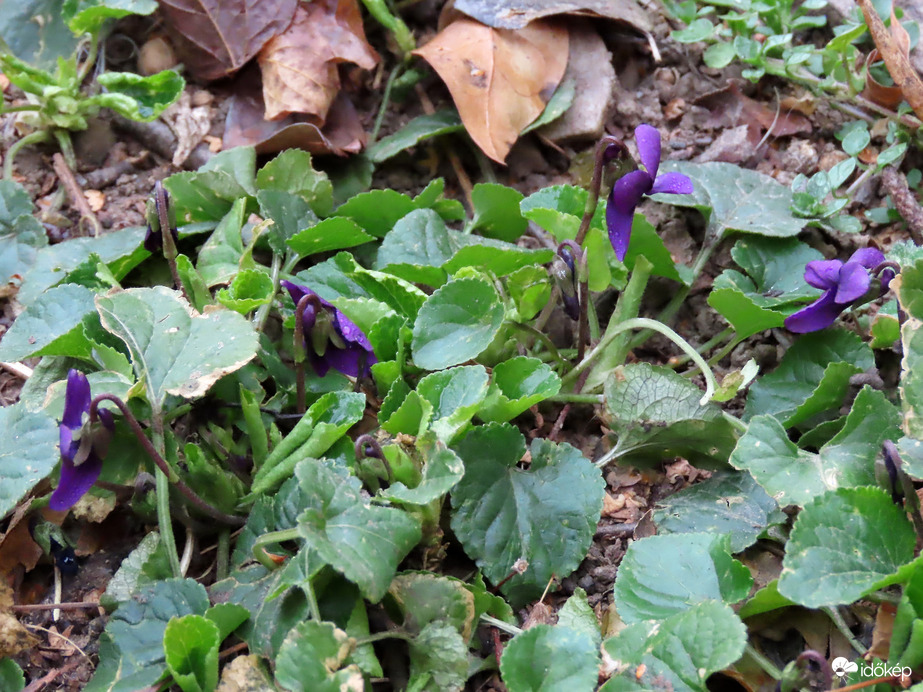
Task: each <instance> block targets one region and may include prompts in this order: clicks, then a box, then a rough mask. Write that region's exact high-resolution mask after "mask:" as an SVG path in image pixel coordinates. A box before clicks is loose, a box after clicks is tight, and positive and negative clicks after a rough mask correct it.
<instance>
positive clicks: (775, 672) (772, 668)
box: [744, 643, 782, 680]
mask: <svg viewBox="0 0 923 692" xmlns="http://www.w3.org/2000/svg"><path fill="white" fill-rule="evenodd" d="M744 655H746V656H749V657H750V658H752V659H753V661H754V663H756V665H758V666H759V667H760V668H761V669H762V671H763V672H764V673H766V675H768V676H769V677H771V678H772V679H773V680H781V679H782V671H781V670H779V668H778V666H776V664H775V663H773V662H772V661H770V660H769V659H768V658H766V657H765V656H764V655H763V654H761V653H760V652H759V651H757V650H756V647H754V646H753V644H749V643H748V644H747V646H746V648H745V649H744Z"/></svg>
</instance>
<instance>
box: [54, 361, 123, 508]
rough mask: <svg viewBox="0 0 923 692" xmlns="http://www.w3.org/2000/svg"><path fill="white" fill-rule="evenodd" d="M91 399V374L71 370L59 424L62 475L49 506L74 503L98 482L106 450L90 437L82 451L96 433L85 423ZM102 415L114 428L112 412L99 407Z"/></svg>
mask: <svg viewBox="0 0 923 692" xmlns="http://www.w3.org/2000/svg"><path fill="white" fill-rule="evenodd" d="M91 402H92V398H91V395H90V382H89V381H88V380H87V376H86V375H84V374H83V373H82V372H80V371H79V370H73V369H72V370H71V371H70V372H68V373H67V389H66V391H65V393H64V415H63V417H62V418H61V425H60V426H59V428H58V429H59V440H60V442H59V446H60V449H61V479H60V480H59V481H58V487H57V488H55V491H54V492H53V493H52V494H51V500H50V501H49V502H48V506H49V507H50V508H51V509H53V510H55V511H58V512H60V511H64V510H67V509H70V508H71V507H73V506H74V505H75V504H76V503H77V500H79V499H80V498H81V497H83V495H84V493H86V492H87V491H88V490H89V489H90V487H91V486H92V485H93V484H94V483H95V482H96V480H97V479H98V478H99V474H100V472H101V471H102V468H103V456H104V455H105V453H104V452H103V451H102V447H101V446H99V445H97V444H96V441H95V440H88V441H87V442H88V443H89V444H85V445H84V449H86V450H87V451H86V452H85V453H84V454H80V452H81V439H82V437H83V435H90V434H92V431H90V430H88V429H86V428H85V427H84V422H85V421H84V416H85V415H86V414H88V413H89V412H90V404H91ZM99 419H100V420H101V421H102V423H103V425H104V426H105V427H106V428H107V429H108V430H109V431H111V430H112V429H113V428H114V422H113V420H112V414H111V413H110V412H109V411H106V410H104V409H99ZM79 457H85V458H82V459H81V458H79Z"/></svg>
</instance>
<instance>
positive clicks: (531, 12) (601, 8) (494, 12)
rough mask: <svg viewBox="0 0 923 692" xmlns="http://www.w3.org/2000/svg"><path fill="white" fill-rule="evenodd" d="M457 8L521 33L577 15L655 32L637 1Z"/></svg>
mask: <svg viewBox="0 0 923 692" xmlns="http://www.w3.org/2000/svg"><path fill="white" fill-rule="evenodd" d="M454 8H455V9H456V10H458V11H459V12H464V13H465V14H466V15H468V16H469V17H473V18H474V19H477V20H478V21H479V22H483V23H484V24H489V25H490V26H495V27H497V28H499V29H521V28H523V27H524V26H526V25H527V24H529V23H530V22H532V21H534V20H536V19H540V18H542V17H550V16H552V15H558V14H574V15H580V16H585V17H605V18H606V19H614V20H615V21H617V22H621V23H622V24H627V25H628V26H630V27H632V28H634V29H637V30H638V31H641V32H650V31H653V25H652V23H651V20H650V14H649V12H648V11H647V10H645V9H644V8H643V7H642V6H641V4H640V3H638V2H637V0H455V3H454Z"/></svg>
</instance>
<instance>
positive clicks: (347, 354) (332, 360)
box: [282, 281, 378, 377]
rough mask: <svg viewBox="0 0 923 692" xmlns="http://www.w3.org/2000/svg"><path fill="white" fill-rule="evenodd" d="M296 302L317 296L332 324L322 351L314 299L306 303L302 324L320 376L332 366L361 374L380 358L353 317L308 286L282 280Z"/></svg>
mask: <svg viewBox="0 0 923 692" xmlns="http://www.w3.org/2000/svg"><path fill="white" fill-rule="evenodd" d="M282 285H283V286H285V288H286V290H287V291H288V293H289V295H290V296H291V297H292V300H293V301H295V305H298V301H299V300H301V299H302V298H303V297H304V296H306V295H312V296H316V297H317V300H318V301H319V302H320V304H321V305H322V306H323V308H324V312H325V313H326V316H325V317H326V319H327V321H328V324H329V325H330V327H331V328H332V329H331V331H332V333H328V335H327V337H326V338H325V341H326V345H325V346H323V347H322V348H323V353H319V352H318V351H317V350H316V349H315V348H314V343H315V341H316V340H315V339H314V338H312V337H313V336H315V335H312V334H311V330H312V329H314V326H315V324H317V322H318V315H317V314H316V309H315V306H314V304H313V303H308V304H307V305H306V306H305V309H304V313H303V316H302V327H303V329H304V335H305V348H306V349H307V352H308V359H309V360H310V361H311V366H312V367H313V368H314V372H316V373H317V374H318V375H319V376H320V377H323V376H324V375H326V374H327V372H328V371H329V370H330V368H333V369H334V370H339V371H340V372H341V373H343V374H344V375H349V376H351V377H359V376H360V374H361V375H368V374H369V367H370V366H371V365H373V364H375V363H377V362H378V359H377V358H376V357H375V352H374V351H373V350H372V344H371V342H370V341H369V340H368V337H366V335H365V334H363V333H362V330H361V329H359V327H357V326H356V325H355V324H354V323H353V321H352V320H350V319H349V318H348V317H347V316H346V315H344V314H343V313H342V312H340V311H339V310H337V309H336V307H334V306H333V305H331V304H330V303H328V302H327V301H326V300H324V299H323V298H321V297H320V296H319V295H317V293H315V292H314V291H312V290H311V289H310V288H308V287H307V286H301V285H299V284H296V283H292V282H291V281H282Z"/></svg>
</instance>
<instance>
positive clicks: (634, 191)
mask: <svg viewBox="0 0 923 692" xmlns="http://www.w3.org/2000/svg"><path fill="white" fill-rule="evenodd" d="M635 142H636V143H637V145H638V154H639V155H640V157H641V163H642V164H643V165H644V169H645V170H640V169H639V170H636V171H632V172H631V173H628V174H626V175H623V176H622V177H621V178H619V179H618V180H616V181H615V185H613V186H612V194H610V195H609V202H608V204H607V205H606V226H607V228H608V229H609V242H611V243H612V249H613V250H615V256H616V257H618V259H619V261H620V262H621V261H623V260H624V259H625V255H626V254H627V253H628V241H629V240H630V239H631V223H632V221H633V220H634V217H635V207H637V206H638V204H640V202H641V198H642V197H644V195H655V194H657V193H659V192H667V193H670V194H673V195H688V194H691V193H692V191H693V188H692V181H691V180H690V179H689V178H688V177H687V176H685V175H683V174H682V173H664V174H663V175H661V176H658V175H657V169H658V168H660V133H659V132H658V131H657V130H656V129H655V128H653V127H651V126H650V125H638V127H637V128H635Z"/></svg>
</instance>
